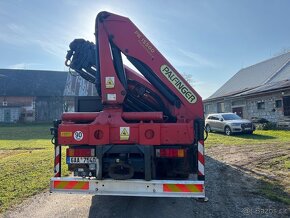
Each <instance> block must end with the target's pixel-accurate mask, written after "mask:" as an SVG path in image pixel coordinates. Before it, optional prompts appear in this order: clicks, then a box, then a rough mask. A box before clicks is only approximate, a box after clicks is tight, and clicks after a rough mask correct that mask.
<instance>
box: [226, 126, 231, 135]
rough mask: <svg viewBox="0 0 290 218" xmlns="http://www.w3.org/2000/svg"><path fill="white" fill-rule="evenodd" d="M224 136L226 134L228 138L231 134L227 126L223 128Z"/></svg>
mask: <svg viewBox="0 0 290 218" xmlns="http://www.w3.org/2000/svg"><path fill="white" fill-rule="evenodd" d="M225 134H226V135H227V136H230V135H231V134H232V130H231V128H230V127H229V126H226V127H225Z"/></svg>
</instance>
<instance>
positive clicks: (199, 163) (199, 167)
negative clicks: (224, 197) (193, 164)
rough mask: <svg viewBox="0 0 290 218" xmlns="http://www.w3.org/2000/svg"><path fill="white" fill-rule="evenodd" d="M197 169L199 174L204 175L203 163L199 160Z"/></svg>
mask: <svg viewBox="0 0 290 218" xmlns="http://www.w3.org/2000/svg"><path fill="white" fill-rule="evenodd" d="M198 171H199V172H200V174H201V175H204V165H203V164H202V163H201V162H200V161H198Z"/></svg>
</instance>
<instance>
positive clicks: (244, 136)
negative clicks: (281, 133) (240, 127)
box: [213, 132, 278, 140]
mask: <svg viewBox="0 0 290 218" xmlns="http://www.w3.org/2000/svg"><path fill="white" fill-rule="evenodd" d="M213 133H214V134H216V135H221V136H226V135H225V134H224V133H221V132H213ZM226 137H229V138H240V139H252V140H268V139H277V138H278V137H274V136H269V135H262V134H256V133H253V134H246V133H234V134H232V135H230V136H226Z"/></svg>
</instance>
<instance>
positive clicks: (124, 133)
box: [120, 127, 130, 140]
mask: <svg viewBox="0 0 290 218" xmlns="http://www.w3.org/2000/svg"><path fill="white" fill-rule="evenodd" d="M129 137H130V127H120V140H129Z"/></svg>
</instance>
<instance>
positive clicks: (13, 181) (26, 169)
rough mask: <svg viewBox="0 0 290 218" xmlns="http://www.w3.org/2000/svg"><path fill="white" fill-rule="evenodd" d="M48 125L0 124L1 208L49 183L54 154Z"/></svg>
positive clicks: (46, 186)
mask: <svg viewBox="0 0 290 218" xmlns="http://www.w3.org/2000/svg"><path fill="white" fill-rule="evenodd" d="M49 127H50V125H49V124H35V125H26V126H24V125H5V126H4V125H2V126H0V172H1V173H0V187H1V188H0V212H3V211H4V210H5V209H7V208H8V207H10V206H11V205H14V204H17V203H20V202H21V201H22V200H23V199H25V198H27V197H29V196H32V195H34V194H36V193H38V192H41V191H43V190H44V189H47V188H48V187H49V178H50V177H51V176H53V154H54V153H53V152H54V149H53V145H52V144H51V142H50V139H51V136H50V131H49ZM63 166H64V165H63ZM63 169H64V170H65V167H64V168H63Z"/></svg>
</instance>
